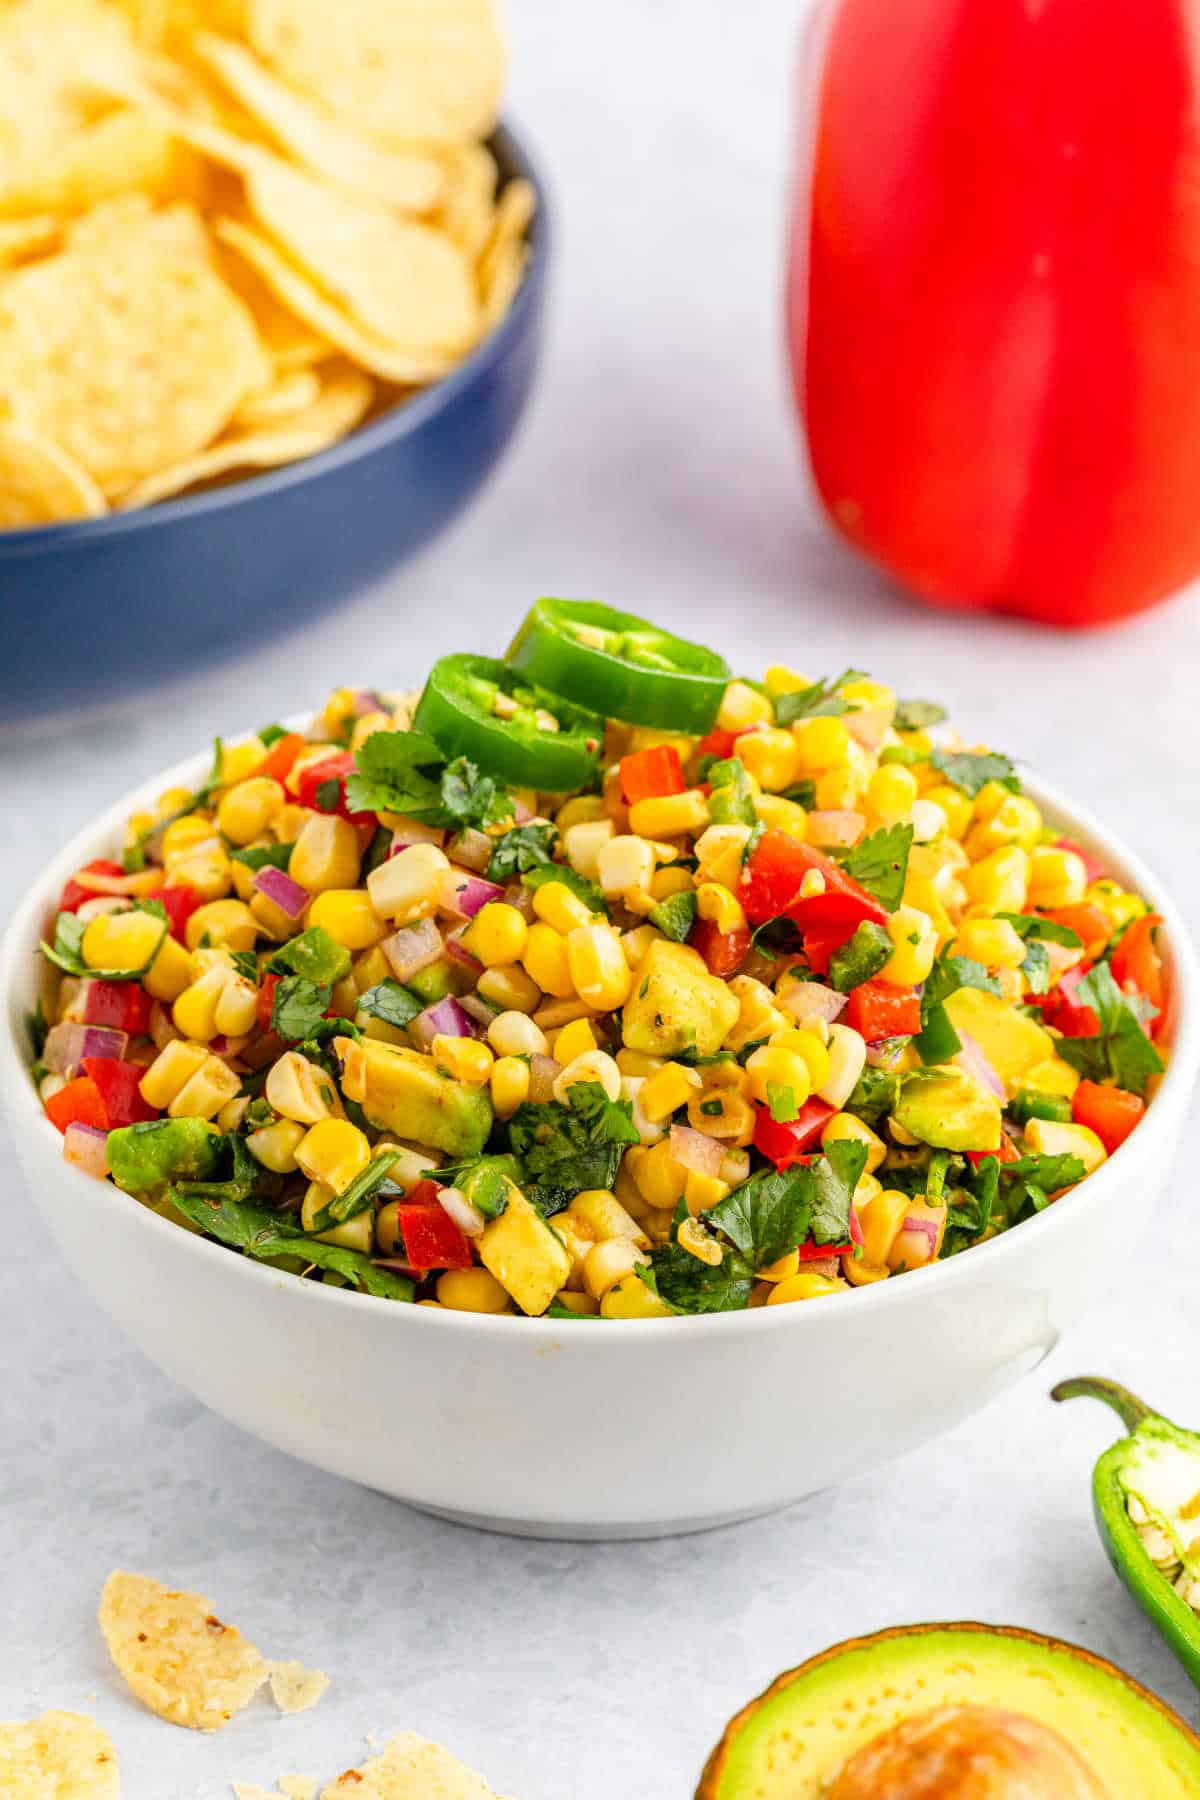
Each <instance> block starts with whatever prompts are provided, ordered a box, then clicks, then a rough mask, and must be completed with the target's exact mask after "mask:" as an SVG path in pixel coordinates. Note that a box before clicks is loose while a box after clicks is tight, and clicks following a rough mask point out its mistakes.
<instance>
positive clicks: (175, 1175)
mask: <svg viewBox="0 0 1200 1800" xmlns="http://www.w3.org/2000/svg"><path fill="white" fill-rule="evenodd" d="M222 1142H223V1139H222V1136H221V1133H220V1132H219V1131H218V1130H217V1128H216V1126H215V1125H210V1124H209V1122H208V1120H207V1119H150V1120H147V1121H146V1122H145V1123H144V1124H141V1125H122V1126H121V1127H120V1128H119V1129H118V1130H116V1131H110V1132H109V1134H108V1166H109V1168H110V1170H111V1171H112V1178H113V1180H114V1181H115V1182H116V1184H117V1186H118V1187H119V1188H124V1190H125V1192H126V1193H127V1194H137V1195H138V1196H139V1197H141V1196H143V1195H145V1194H152V1193H154V1192H155V1190H156V1189H159V1188H164V1187H166V1186H167V1185H168V1183H170V1182H176V1181H207V1180H208V1179H209V1177H210V1176H212V1175H215V1174H216V1172H217V1167H218V1165H219V1163H220V1160H221V1145H222Z"/></svg>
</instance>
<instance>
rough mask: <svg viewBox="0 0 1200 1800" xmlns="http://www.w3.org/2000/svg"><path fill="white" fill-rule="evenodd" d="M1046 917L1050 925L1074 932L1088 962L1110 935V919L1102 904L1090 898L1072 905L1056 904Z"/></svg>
mask: <svg viewBox="0 0 1200 1800" xmlns="http://www.w3.org/2000/svg"><path fill="white" fill-rule="evenodd" d="M1046 917H1047V918H1048V919H1049V920H1050V922H1051V924H1052V925H1063V926H1065V927H1066V929H1067V930H1068V931H1073V932H1074V933H1075V936H1076V937H1077V938H1078V939H1079V941H1080V943H1081V944H1082V945H1083V949H1084V954H1085V955H1086V957H1087V959H1088V961H1089V962H1095V960H1096V958H1097V957H1098V956H1099V955H1101V954H1102V952H1103V950H1104V947H1105V945H1106V944H1107V943H1108V940H1109V938H1110V937H1111V936H1112V930H1113V925H1112V920H1111V919H1110V918H1109V916H1108V914H1107V913H1106V912H1105V910H1104V908H1103V907H1102V906H1096V905H1094V904H1093V902H1092V901H1090V900H1080V901H1078V902H1077V903H1076V905H1074V906H1056V907H1054V908H1052V909H1051V910H1050V911H1049V912H1047V914H1046Z"/></svg>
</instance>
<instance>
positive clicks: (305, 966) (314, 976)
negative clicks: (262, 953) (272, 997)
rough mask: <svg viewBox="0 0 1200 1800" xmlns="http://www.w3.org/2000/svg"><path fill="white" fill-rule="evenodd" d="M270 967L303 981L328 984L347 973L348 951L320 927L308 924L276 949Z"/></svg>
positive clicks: (339, 979)
mask: <svg viewBox="0 0 1200 1800" xmlns="http://www.w3.org/2000/svg"><path fill="white" fill-rule="evenodd" d="M270 967H271V968H272V969H273V970H274V971H275V972H276V974H281V975H302V976H303V977H304V979H305V980H306V981H316V982H319V983H321V984H322V985H323V986H327V987H331V986H332V985H333V983H334V982H335V981H341V980H342V978H343V976H345V975H348V974H349V973H350V952H349V951H348V950H347V949H345V948H344V947H343V946H342V945H341V944H339V943H338V942H337V941H336V939H334V938H331V937H330V935H329V933H328V932H327V931H326V930H325V929H324V927H323V926H321V925H310V926H309V928H308V930H307V931H302V932H301V933H300V935H299V937H294V938H290V939H289V940H288V942H287V943H286V944H284V945H283V946H282V947H281V948H280V949H278V950H277V951H276V952H275V954H274V956H273V957H272V958H271V962H270Z"/></svg>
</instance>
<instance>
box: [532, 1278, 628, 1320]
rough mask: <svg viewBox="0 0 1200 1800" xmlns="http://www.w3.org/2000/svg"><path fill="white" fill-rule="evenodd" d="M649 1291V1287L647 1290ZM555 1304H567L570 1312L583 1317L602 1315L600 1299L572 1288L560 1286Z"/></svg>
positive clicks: (555, 1297) (594, 1317)
mask: <svg viewBox="0 0 1200 1800" xmlns="http://www.w3.org/2000/svg"><path fill="white" fill-rule="evenodd" d="M635 1279H636V1277H635ZM638 1286H639V1287H642V1286H644V1283H642V1282H640V1281H639V1282H638ZM649 1291H650V1290H649V1288H647V1289H646V1292H647V1293H649ZM554 1304H555V1306H565V1307H566V1309H567V1311H568V1312H573V1313H579V1315H580V1316H581V1317H583V1318H588V1319H598V1318H599V1316H600V1303H599V1301H597V1300H593V1299H592V1296H591V1295H590V1294H577V1293H575V1292H574V1290H573V1289H571V1288H560V1289H559V1291H558V1293H557V1294H555V1296H554Z"/></svg>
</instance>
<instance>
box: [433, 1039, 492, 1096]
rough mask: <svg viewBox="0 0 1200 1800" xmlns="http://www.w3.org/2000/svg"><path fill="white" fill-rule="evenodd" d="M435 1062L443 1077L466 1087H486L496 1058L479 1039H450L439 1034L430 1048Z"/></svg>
mask: <svg viewBox="0 0 1200 1800" xmlns="http://www.w3.org/2000/svg"><path fill="white" fill-rule="evenodd" d="M430 1050H431V1053H432V1056H433V1060H434V1062H435V1063H436V1065H437V1067H438V1068H439V1069H440V1070H441V1072H442V1074H443V1075H449V1076H451V1077H452V1078H453V1079H454V1080H455V1081H461V1082H462V1084H463V1086H464V1087H474V1088H477V1087H485V1086H486V1085H487V1082H488V1079H489V1077H490V1076H491V1073H492V1063H493V1062H494V1060H495V1058H494V1057H493V1056H492V1053H491V1051H490V1050H489V1049H488V1047H487V1045H486V1044H485V1043H482V1042H481V1041H480V1039H479V1038H471V1037H448V1036H446V1035H445V1034H444V1033H442V1032H439V1033H438V1035H437V1036H436V1037H435V1038H434V1040H433V1043H432V1044H431V1046H430Z"/></svg>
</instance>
